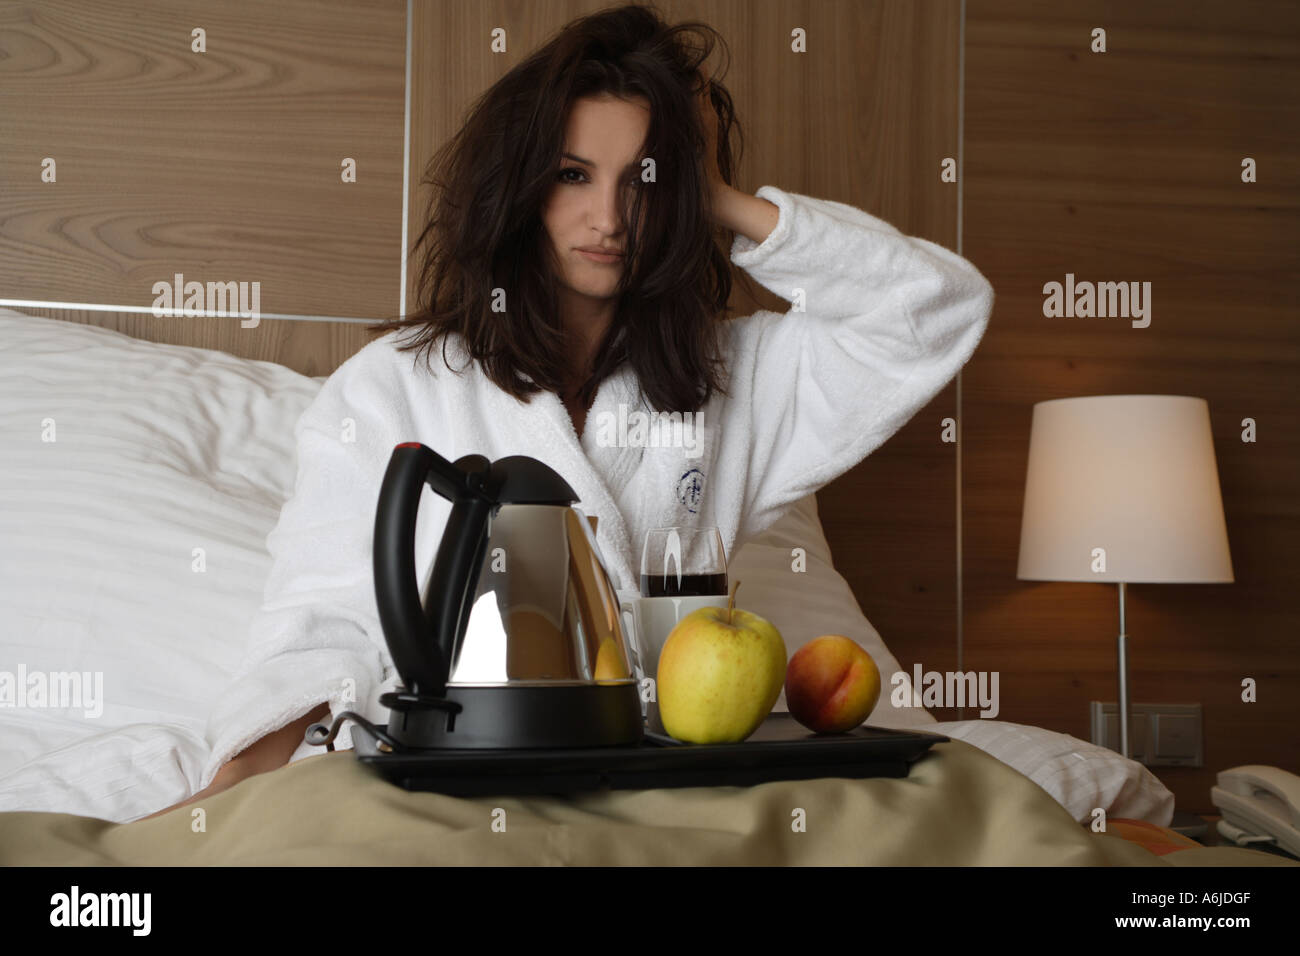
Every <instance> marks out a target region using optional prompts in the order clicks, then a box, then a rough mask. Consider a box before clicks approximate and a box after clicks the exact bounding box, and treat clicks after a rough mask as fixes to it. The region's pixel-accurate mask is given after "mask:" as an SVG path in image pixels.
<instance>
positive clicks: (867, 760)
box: [352, 713, 948, 796]
mask: <svg viewBox="0 0 1300 956" xmlns="http://www.w3.org/2000/svg"><path fill="white" fill-rule="evenodd" d="M946 740H948V738H947V737H945V736H943V735H942V734H929V733H924V732H921V731H910V730H888V729H885V728H883V727H869V726H861V727H858V728H856V729H854V730H852V731H850V732H848V733H843V734H814V733H812V732H811V731H809V730H808V729H807V728H805V727H803V726H801V725H800V724H799V723H797V722H796V721H795V720H794V718H792V717H791V716H790V715H789V714H788V713H772V714H769V715H768V717H767V719H766V720H765V721H764V722H763V723H762V724H761V725H760V726H759V728H758V729H757V730H756V731H754V733H753V734H752V735H751V736H750V737H749V738H748V739H746V740H744V741H742V742H741V743H738V744H687V743H682V742H681V741H678V740H674V739H673V738H672V737H662V736H659V735H657V734H650V733H647V734H646V736H645V738H644V740H643V741H642V742H641V743H640V744H639V745H637V746H628V747H585V748H570V749H550V750H544V749H530V750H453V749H438V750H419V751H410V752H406V753H397V752H391V753H384V752H383V751H381V750H380V749H379V747H378V740H377V738H375V737H374V735H372V734H371V733H370V732H369V731H368V730H367V729H366V727H365V726H364V725H363V724H359V723H354V724H353V726H352V744H353V748H354V752H355V753H356V755H357V759H358V760H360V761H361V762H362V763H363V764H367V765H368V766H371V767H373V768H374V769H375V770H376V771H378V772H379V773H380V774H381V775H382V776H383V777H384V778H385V779H387V780H389V781H391V782H392V783H395V784H397V785H398V786H401V787H404V788H405V789H407V790H421V791H432V792H435V793H445V794H451V795H455V796H487V795H490V794H503V795H505V794H537V793H571V792H574V791H582V790H600V789H604V788H610V789H614V790H639V789H651V788H659V787H716V786H742V787H743V786H750V785H752V784H756V783H766V782H768V781H771V780H811V779H815V778H817V777H848V778H853V779H859V778H863V777H906V776H907V772H908V768H909V767H910V766H911V764H912V763H913V762H914V761H915V760H917V759H918V758H919V757H921V756H922V755H923V754H924V753H925V752H926V751H927V750H929V749H930V747H931V746H932V745H934V744H936V743H942V742H944V741H946Z"/></svg>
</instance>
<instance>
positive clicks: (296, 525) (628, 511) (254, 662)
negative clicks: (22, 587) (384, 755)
mask: <svg viewBox="0 0 1300 956" xmlns="http://www.w3.org/2000/svg"><path fill="white" fill-rule="evenodd" d="M757 195H758V196H759V197H761V198H763V199H767V200H770V201H771V202H772V203H774V204H775V205H776V206H777V207H778V209H779V210H780V216H779V219H778V221H777V224H776V227H775V229H773V231H772V233H771V234H770V235H769V236H768V237H767V238H766V239H765V240H764V241H763V242H762V243H754V242H752V241H751V240H749V239H747V238H745V237H744V236H737V237H736V239H735V242H734V244H733V246H732V250H731V261H732V262H734V263H735V264H736V265H738V266H740V267H742V268H744V269H745V270H746V271H747V272H748V273H749V274H750V275H751V276H752V277H753V278H754V279H756V280H757V281H758V282H760V283H761V284H762V285H763V286H765V287H766V288H767V289H769V290H770V291H772V292H773V293H775V294H776V295H778V296H780V297H781V298H782V299H785V300H787V301H790V302H792V303H794V307H793V308H792V309H791V311H790V312H787V313H786V314H784V315H781V314H777V313H774V312H758V313H755V314H754V315H751V316H748V317H745V318H741V319H736V320H734V321H731V322H729V323H727V333H726V337H725V338H724V342H725V343H726V344H727V360H728V372H729V379H728V391H729V393H730V394H729V395H728V396H725V397H724V396H721V395H717V394H715V395H714V396H713V397H712V398H711V399H710V401H709V402H708V403H707V404H706V405H705V406H704V408H703V410H702V413H701V414H702V419H701V418H700V417H699V416H697V417H696V419H695V421H694V422H692V424H693V425H694V426H696V427H695V428H685V427H682V425H677V426H676V428H677V429H680V430H679V431H674V430H673V426H670V425H669V424H668V423H667V422H666V421H665V420H663V419H661V418H658V417H656V418H654V419H653V420H652V423H651V424H652V427H651V429H650V431H649V433H647V434H644V435H642V434H639V433H638V432H636V431H635V430H631V429H628V430H625V429H624V423H629V422H634V421H635V418H634V417H631V418H630V417H629V416H630V415H631V413H632V412H635V411H640V412H646V411H647V406H638V402H637V391H636V381H635V374H634V373H633V372H632V370H631V369H630V367H629V366H628V365H626V364H625V365H624V366H623V367H622V368H621V369H620V370H619V371H618V372H617V373H616V374H615V375H613V376H612V377H610V378H608V379H606V380H605V382H604V383H603V384H602V385H601V387H600V389H599V391H598V392H597V394H596V397H595V401H594V403H593V405H592V407H591V409H590V411H589V412H588V414H587V419H586V422H585V425H584V429H583V434H582V436H581V437H579V436H578V435H577V434H576V433H575V431H574V428H573V422H572V421H571V419H570V418H569V415H568V412H567V410H566V409H565V408H564V406H563V404H562V403H561V402H560V400H559V398H558V397H557V396H556V395H555V394H554V393H552V392H543V393H540V394H538V395H535V396H533V399H532V401H531V403H529V402H521V401H518V400H517V399H515V398H513V397H511V396H509V395H507V394H506V393H505V392H503V391H501V390H500V389H499V388H497V387H496V386H495V385H493V384H492V382H491V381H489V380H488V379H487V377H486V376H484V375H483V374H482V373H481V372H480V370H479V369H478V367H477V365H473V364H470V365H469V366H468V368H467V369H466V371H464V372H462V373H460V374H459V375H457V374H453V373H452V372H450V371H448V369H447V367H446V365H444V364H443V360H442V352H441V343H439V345H438V346H437V347H435V348H434V349H433V350H432V351H431V352H430V353H428V354H429V355H430V357H431V363H430V364H431V365H432V372H430V371H428V370H427V369H426V366H425V362H424V358H423V356H422V355H421V356H420V357H419V359H418V364H417V353H416V352H414V351H410V352H398V351H397V350H396V349H395V348H394V344H395V340H399V341H400V342H405V341H409V339H408V338H406V337H405V335H406V333H403V332H401V331H398V332H393V333H390V334H389V335H387V336H385V337H383V338H381V339H378V340H376V341H374V342H371V343H370V344H368V345H367V346H366V347H365V348H363V349H361V350H360V351H359V352H357V354H356V355H354V356H352V358H350V359H349V360H348V361H347V362H345V363H343V365H342V366H340V367H339V369H338V370H337V371H336V372H335V373H334V374H333V375H332V376H331V377H330V378H329V380H328V381H326V382H325V384H324V385H323V386H322V388H321V390H320V393H319V395H318V396H317V397H316V399H315V400H314V401H313V403H312V404H311V406H310V407H309V408H308V409H307V410H306V412H304V414H303V416H302V418H301V419H300V420H299V421H298V424H297V426H296V427H295V437H296V439H297V449H298V480H297V485H296V488H295V490H294V494H293V496H292V497H291V498H290V500H289V501H288V502H287V503H286V504H285V506H284V508H283V510H282V512H281V515H280V520H279V523H278V524H277V526H276V527H275V529H274V530H273V531H272V533H271V534H270V536H269V537H268V538H267V544H268V547H269V549H270V553H271V555H272V557H273V558H274V565H273V568H272V571H271V574H270V576H269V578H268V580H267V584H266V590H265V594H264V597H265V601H264V605H263V608H262V610H261V612H260V613H259V614H258V615H257V616H256V617H255V619H254V620H253V622H252V624H251V626H250V632H249V642H248V647H247V651H246V653H245V658H244V661H243V663H242V665H241V667H240V670H239V672H238V674H237V676H236V678H235V680H234V681H233V683H232V684H231V686H230V688H229V691H228V692H227V693H226V694H225V695H223V698H222V700H221V703H220V704H219V705H218V706H217V707H216V708H215V709H214V711H213V713H212V715H211V717H210V719H209V724H208V739H209V742H210V743H211V744H212V747H213V749H212V754H211V757H210V758H209V760H208V763H207V765H206V767H205V770H204V774H203V780H202V783H201V784H200V786H201V787H206V786H207V785H208V784H209V783H210V782H211V780H212V777H213V775H214V774H215V773H216V772H217V770H218V769H219V768H220V767H221V765H222V764H223V763H225V762H226V761H227V760H229V759H230V758H231V757H233V756H234V755H235V754H237V753H238V752H240V751H241V750H243V749H244V748H245V747H247V746H248V745H250V744H251V743H253V742H254V741H256V740H258V739H260V738H261V737H263V736H265V735H266V734H268V733H270V732H271V731H274V730H276V729H278V728H280V727H283V726H285V725H286V724H288V723H290V722H292V721H293V720H295V719H297V718H298V717H300V716H302V715H303V714H304V713H307V712H308V711H310V710H312V709H314V708H315V707H316V705H318V704H320V703H321V702H325V701H327V702H328V703H329V705H330V709H331V712H332V713H333V714H338V713H340V712H341V711H343V710H354V711H356V712H358V713H363V714H365V715H366V716H367V717H369V718H370V719H372V720H374V721H375V722H377V723H379V724H381V725H382V724H384V723H386V721H387V711H386V709H385V708H383V707H380V706H379V705H378V703H377V700H376V698H377V697H378V696H379V694H380V693H382V692H383V691H385V690H389V689H391V688H392V687H394V686H396V684H397V683H398V675H397V674H396V672H395V670H394V668H393V664H392V660H391V658H390V656H389V653H388V648H387V645H386V643H385V641H384V635H383V631H382V629H381V627H380V625H379V617H378V611H377V609H376V606H375V592H374V582H373V574H372V564H371V562H372V551H371V546H372V540H373V533H374V522H375V506H376V502H377V500H378V494H379V487H380V484H381V481H382V478H383V475H384V471H385V469H386V468H387V466H388V461H389V458H390V456H391V454H392V450H393V446H395V445H397V444H398V443H400V442H407V441H418V442H421V443H423V444H425V445H428V446H429V447H430V448H432V449H433V450H435V451H437V452H438V453H439V454H441V455H442V456H443V457H445V458H447V459H448V460H450V461H455V460H456V459H457V458H460V457H461V456H463V455H468V454H481V455H485V456H487V457H488V458H489V459H491V460H496V459H498V458H501V457H503V456H506V455H529V456H532V457H534V458H537V459H539V460H540V461H543V462H545V463H546V464H548V465H550V466H551V467H552V468H554V469H555V470H556V471H558V472H559V473H560V474H561V475H562V476H563V477H564V478H565V479H566V480H567V481H568V482H569V484H570V485H571V486H572V487H573V489H574V490H575V491H576V492H577V494H578V496H579V498H580V501H579V503H578V505H577V506H578V507H579V508H580V509H581V510H582V511H583V512H585V513H586V514H588V515H596V516H597V517H598V529H597V542H598V544H599V546H600V549H601V552H602V555H603V557H604V559H605V562H606V565H607V567H608V569H609V571H610V575H611V577H612V578H613V581H614V584H615V586H616V588H617V589H618V592H619V595H620V597H622V598H627V597H632V596H635V595H636V593H637V590H638V584H639V582H638V575H639V568H640V556H641V547H642V542H643V539H644V535H645V532H646V530H647V529H649V528H656V527H668V526H674V525H687V526H695V525H704V526H708V525H712V526H716V527H718V528H719V529H720V530H721V532H722V537H723V543H724V546H725V548H726V553H727V554H728V555H731V554H734V553H735V550H736V549H737V548H738V547H739V546H740V545H741V544H743V543H744V541H746V540H747V539H749V538H750V537H752V536H754V535H756V534H758V533H759V532H761V531H762V530H764V529H765V528H767V527H768V526H770V525H771V524H773V523H774V522H775V521H776V520H777V519H778V518H780V517H781V515H782V514H784V513H785V510H786V509H787V508H788V507H789V506H790V505H792V504H793V503H795V502H797V501H798V500H800V499H801V498H803V497H805V496H806V495H808V494H809V493H810V492H813V491H816V490H817V489H818V488H821V487H822V486H823V485H825V484H827V483H828V482H830V481H831V480H833V479H834V478H836V477H838V476H839V475H841V474H843V473H844V472H846V471H848V470H849V469H850V468H852V467H853V466H854V465H856V464H858V462H860V461H862V459H863V458H865V457H866V456H867V455H869V454H871V452H873V451H874V450H875V449H876V448H878V447H879V446H880V445H881V444H882V443H883V442H884V441H886V440H887V439H888V438H889V437H890V436H891V435H893V434H894V432H896V431H898V429H899V428H901V427H902V426H903V425H904V424H905V423H906V422H907V421H908V419H910V418H911V417H912V416H913V415H914V414H915V413H916V412H917V411H918V410H920V409H921V408H923V407H924V406H925V405H926V404H927V403H928V402H929V401H930V400H931V399H933V398H934V397H935V395H936V394H937V393H938V392H939V391H940V390H941V389H942V388H943V387H944V386H945V385H946V384H947V383H948V382H949V381H950V380H951V379H952V378H953V376H954V375H955V374H956V373H957V370H958V369H960V368H961V367H962V365H964V364H965V363H966V361H967V360H968V359H969V358H970V357H971V354H972V353H973V352H974V351H975V347H976V345H977V344H978V343H979V341H980V338H981V337H982V336H983V334H984V329H985V327H986V326H987V324H988V319H989V315H990V313H991V311H992V307H993V289H992V286H991V285H990V284H989V282H988V281H987V280H986V279H985V278H984V277H983V276H982V275H981V274H980V273H979V271H978V270H977V269H976V268H975V267H974V266H973V265H971V264H970V263H969V262H967V261H966V260H965V259H963V258H961V257H960V256H958V255H956V254H955V253H952V252H950V251H949V250H947V249H945V248H943V247H942V246H939V245H936V244H935V243H932V242H929V241H927V240H924V239H917V238H911V237H908V236H904V235H903V234H902V233H901V232H899V230H897V229H895V228H894V227H893V226H891V225H890V224H888V223H887V222H885V221H883V220H881V219H879V218H876V217H875V216H871V215H869V214H867V213H865V212H862V211H861V210H859V209H856V208H854V207H852V206H848V205H845V204H842V203H837V202H831V201H828V200H823V199H813V198H810V197H807V196H801V195H798V194H795V193H790V192H785V191H783V190H781V189H777V188H775V187H772V186H764V187H762V188H761V189H759V190H758V193H757ZM447 356H448V359H449V360H450V362H451V365H452V367H453V368H455V369H458V370H459V369H461V368H464V367H465V366H466V356H465V354H464V353H463V352H461V351H460V346H459V340H458V339H455V338H453V339H451V340H450V341H449V343H448V349H447ZM620 405H622V406H623V408H622V409H620ZM934 424H935V434H936V436H937V435H938V423H937V422H936V423H934ZM620 437H624V438H626V439H627V440H626V441H623V442H622V443H621V444H620V443H619V439H620ZM936 440H937V439H936ZM450 510H451V505H450V503H449V502H447V501H445V500H444V499H442V498H441V497H439V496H438V495H436V494H435V493H434V492H433V491H432V490H431V489H429V488H427V487H426V488H425V490H424V493H423V495H422V498H421V504H420V516H419V520H418V522H417V528H416V568H417V572H418V574H419V580H420V582H421V583H423V582H424V581H425V580H426V579H427V575H428V573H429V570H430V568H431V567H432V565H433V560H434V556H435V552H436V550H437V545H438V542H439V540H440V538H441V534H442V529H443V527H444V526H445V523H446V520H447V516H448V515H449V514H450ZM335 746H337V747H340V748H344V747H349V746H351V724H347V725H345V727H344V728H343V729H342V730H340V733H339V737H338V739H337V740H336V741H335ZM323 752H324V749H323V748H319V747H312V746H311V745H308V744H305V743H304V744H301V745H300V746H299V748H298V751H297V752H296V753H295V754H294V756H293V759H298V758H300V757H304V756H309V755H311V754H314V753H323Z"/></svg>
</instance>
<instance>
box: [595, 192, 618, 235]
mask: <svg viewBox="0 0 1300 956" xmlns="http://www.w3.org/2000/svg"><path fill="white" fill-rule="evenodd" d="M593 193H595V194H597V198H596V199H595V208H594V209H593V210H592V211H591V219H592V223H591V224H592V225H593V226H595V227H596V228H597V229H599V230H600V231H601V232H603V233H606V234H612V233H616V232H618V231H619V230H620V229H621V228H622V223H623V201H624V198H625V197H624V196H623V195H622V193H621V192H620V191H619V188H618V187H617V186H607V187H605V188H602V189H599V190H593Z"/></svg>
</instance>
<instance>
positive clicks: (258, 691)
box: [200, 342, 407, 787]
mask: <svg viewBox="0 0 1300 956" xmlns="http://www.w3.org/2000/svg"><path fill="white" fill-rule="evenodd" d="M385 354H386V353H385V352H384V351H383V345H382V343H381V342H373V343H371V344H370V345H368V346H366V347H365V348H364V349H362V350H361V351H360V352H358V353H357V354H356V355H354V356H352V357H351V358H350V359H348V361H346V362H344V363H343V365H341V366H340V367H339V368H338V370H337V371H335V373H334V374H333V375H332V376H330V377H329V379H327V380H326V381H325V383H324V385H322V386H321V389H320V391H319V393H317V396H316V398H315V399H314V400H313V401H312V403H311V405H310V406H308V408H307V410H306V411H305V412H304V413H303V415H302V416H301V417H300V418H299V420H298V422H297V424H296V425H295V426H294V435H295V439H296V444H297V455H298V473H297V480H296V484H295V488H294V492H293V494H292V495H291V497H290V498H289V500H288V501H287V502H286V503H285V505H284V507H283V508H282V510H281V512H280V519H279V522H278V524H277V525H276V527H275V528H274V530H272V532H271V534H270V535H269V536H268V537H267V547H268V549H269V551H270V554H271V557H272V559H273V564H272V568H271V572H270V575H269V577H268V579H267V583H266V587H265V590H264V593H263V599H264V600H263V605H262V608H261V610H260V612H259V613H258V614H257V615H255V617H254V618H253V620H252V622H251V624H250V627H249V636H248V644H247V646H246V649H245V653H244V657H243V660H242V662H241V665H240V667H239V669H238V671H237V672H236V676H235V678H234V680H233V682H232V684H231V685H230V686H229V688H228V689H227V691H226V692H225V693H224V694H223V695H222V697H221V698H220V701H219V703H218V704H217V706H216V707H215V708H214V709H213V711H212V713H211V714H210V715H209V719H208V727H207V737H208V741H209V743H210V744H211V745H212V748H213V749H212V752H211V755H210V757H209V759H208V762H207V764H206V765H205V767H204V773H203V778H202V783H201V784H200V787H206V786H207V785H208V784H209V783H210V782H211V781H212V777H213V776H214V775H215V774H216V772H217V771H218V770H219V769H220V767H221V765H222V764H224V763H225V762H226V761H228V760H229V759H230V758H231V757H233V756H235V755H236V754H238V753H239V752H240V751H242V750H243V749H245V748H246V747H248V746H249V745H250V744H252V743H254V742H256V741H257V740H260V739H261V738H262V737H264V736H266V735H267V734H269V733H271V732H273V731H275V730H278V729H280V728H281V727H284V726H285V725H287V724H289V723H291V722H292V721H294V720H296V719H298V718H299V717H301V716H303V715H304V714H306V713H308V712H309V711H311V710H313V709H314V708H315V707H316V706H317V705H318V704H320V703H322V702H328V703H329V705H330V710H331V712H332V713H333V714H338V713H339V712H340V711H342V710H349V709H350V710H354V711H362V712H363V711H364V710H365V707H366V705H367V704H368V702H369V701H371V700H372V699H374V697H375V696H376V692H377V689H378V688H379V686H380V684H381V683H382V682H383V680H384V679H385V671H386V660H387V658H386V657H384V656H382V655H381V649H383V648H384V647H385V643H384V638H383V632H382V629H381V627H380V624H379V620H378V611H377V609H376V605H375V594H374V574H373V570H372V569H373V563H372V554H373V552H372V542H373V537H374V523H375V505H376V502H377V500H378V493H379V488H380V485H381V483H382V479H383V473H384V471H385V470H386V469H387V466H388V460H389V458H390V456H391V454H392V449H393V446H394V445H396V444H397V443H398V442H399V441H403V440H406V439H404V438H401V437H399V434H400V433H401V432H402V431H404V430H407V429H406V426H404V424H403V423H404V421H405V420H406V418H407V415H406V413H405V412H404V410H403V408H402V405H403V403H404V402H405V401H406V399H405V397H404V396H405V395H406V391H405V388H404V387H403V385H402V383H401V382H402V380H401V377H400V372H399V370H397V369H396V368H395V366H394V363H393V362H391V361H387V362H386V361H385V360H384V355H385ZM389 354H391V353H389ZM389 366H394V367H391V368H390V367H389ZM348 730H349V728H348V727H345V728H344V729H343V730H341V731H340V734H339V740H336V741H335V746H338V747H345V746H347V745H348V740H349V739H350V735H349V734H348ZM320 752H321V753H324V752H325V750H324V748H321V749H320Z"/></svg>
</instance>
